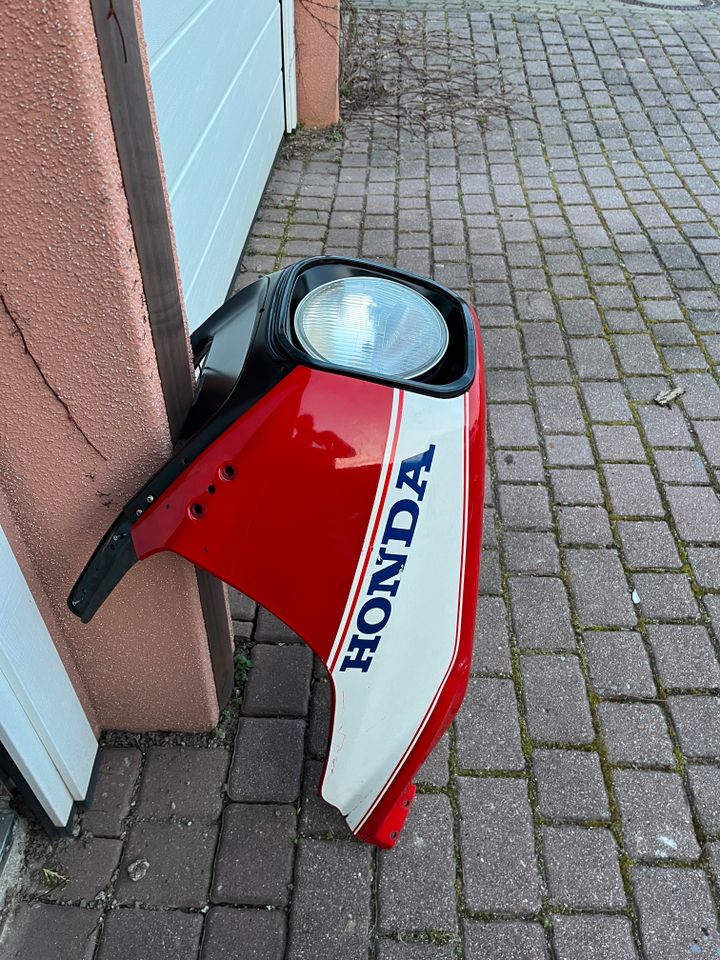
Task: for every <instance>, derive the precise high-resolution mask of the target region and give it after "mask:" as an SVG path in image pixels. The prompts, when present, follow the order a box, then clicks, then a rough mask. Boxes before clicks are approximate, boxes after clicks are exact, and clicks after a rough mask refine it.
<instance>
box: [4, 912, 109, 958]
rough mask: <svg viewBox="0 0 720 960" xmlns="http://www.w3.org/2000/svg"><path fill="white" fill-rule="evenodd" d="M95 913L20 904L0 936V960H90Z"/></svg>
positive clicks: (98, 914) (95, 929) (97, 919)
mask: <svg viewBox="0 0 720 960" xmlns="http://www.w3.org/2000/svg"><path fill="white" fill-rule="evenodd" d="M101 915H102V914H101V912H100V911H99V910H83V909H82V907H63V906H58V905H56V904H52V903H30V904H28V903H21V904H20V906H19V907H18V908H17V911H16V913H15V914H14V916H13V917H12V918H11V920H10V921H9V922H8V923H7V924H6V926H5V929H4V930H3V931H2V933H1V934H0V951H1V952H2V956H3V958H4V960H44V958H45V957H52V958H53V960H92V956H93V952H94V950H95V942H96V940H97V935H98V931H99V929H100V917H101Z"/></svg>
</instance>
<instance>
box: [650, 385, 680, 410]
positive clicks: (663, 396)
mask: <svg viewBox="0 0 720 960" xmlns="http://www.w3.org/2000/svg"><path fill="white" fill-rule="evenodd" d="M684 393H685V387H673V388H672V390H661V391H660V393H659V394H658V395H657V396H656V397H655V403H656V404H657V405H658V406H659V407H669V406H670V404H671V403H672V402H673V400H677V399H678V397H681V396H682V395H683V394H684Z"/></svg>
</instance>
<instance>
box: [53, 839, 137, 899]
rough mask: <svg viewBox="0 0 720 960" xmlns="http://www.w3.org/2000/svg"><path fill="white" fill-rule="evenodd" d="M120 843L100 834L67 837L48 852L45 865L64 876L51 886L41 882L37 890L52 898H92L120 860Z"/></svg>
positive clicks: (102, 887)
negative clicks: (63, 881) (98, 835)
mask: <svg viewBox="0 0 720 960" xmlns="http://www.w3.org/2000/svg"><path fill="white" fill-rule="evenodd" d="M121 852H122V843H121V842H120V841H119V840H110V839H105V838H102V837H95V838H94V839H88V840H85V839H81V840H69V841H65V842H64V843H62V844H61V846H60V847H59V849H57V850H55V851H54V852H53V854H52V855H51V859H50V860H49V861H48V862H47V863H46V867H47V868H48V869H50V870H54V871H55V872H56V873H59V874H60V875H61V876H63V877H66V878H67V883H61V884H60V885H59V886H56V887H51V889H49V890H48V885H47V884H46V883H43V882H41V884H40V890H39V892H40V894H41V895H42V896H44V898H45V899H47V900H53V901H55V902H62V901H70V900H94V899H95V898H96V897H97V896H98V895H99V894H100V893H102V892H103V890H105V889H106V888H107V887H108V885H109V883H110V880H111V878H112V875H113V873H114V872H115V870H116V868H117V865H118V863H119V862H120V854H121Z"/></svg>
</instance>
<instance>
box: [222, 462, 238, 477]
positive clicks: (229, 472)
mask: <svg viewBox="0 0 720 960" xmlns="http://www.w3.org/2000/svg"><path fill="white" fill-rule="evenodd" d="M220 476H221V477H222V478H223V480H234V479H235V467H234V466H233V465H232V464H231V463H226V464H225V466H224V467H221V468H220Z"/></svg>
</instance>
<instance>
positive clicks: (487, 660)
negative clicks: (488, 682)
mask: <svg viewBox="0 0 720 960" xmlns="http://www.w3.org/2000/svg"><path fill="white" fill-rule="evenodd" d="M472 668H473V671H474V672H475V673H508V674H509V673H510V646H509V636H508V627H507V611H506V609H505V603H504V601H503V600H502V599H501V598H500V597H479V598H478V606H477V613H476V616H475V642H474V647H473V663H472Z"/></svg>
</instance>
